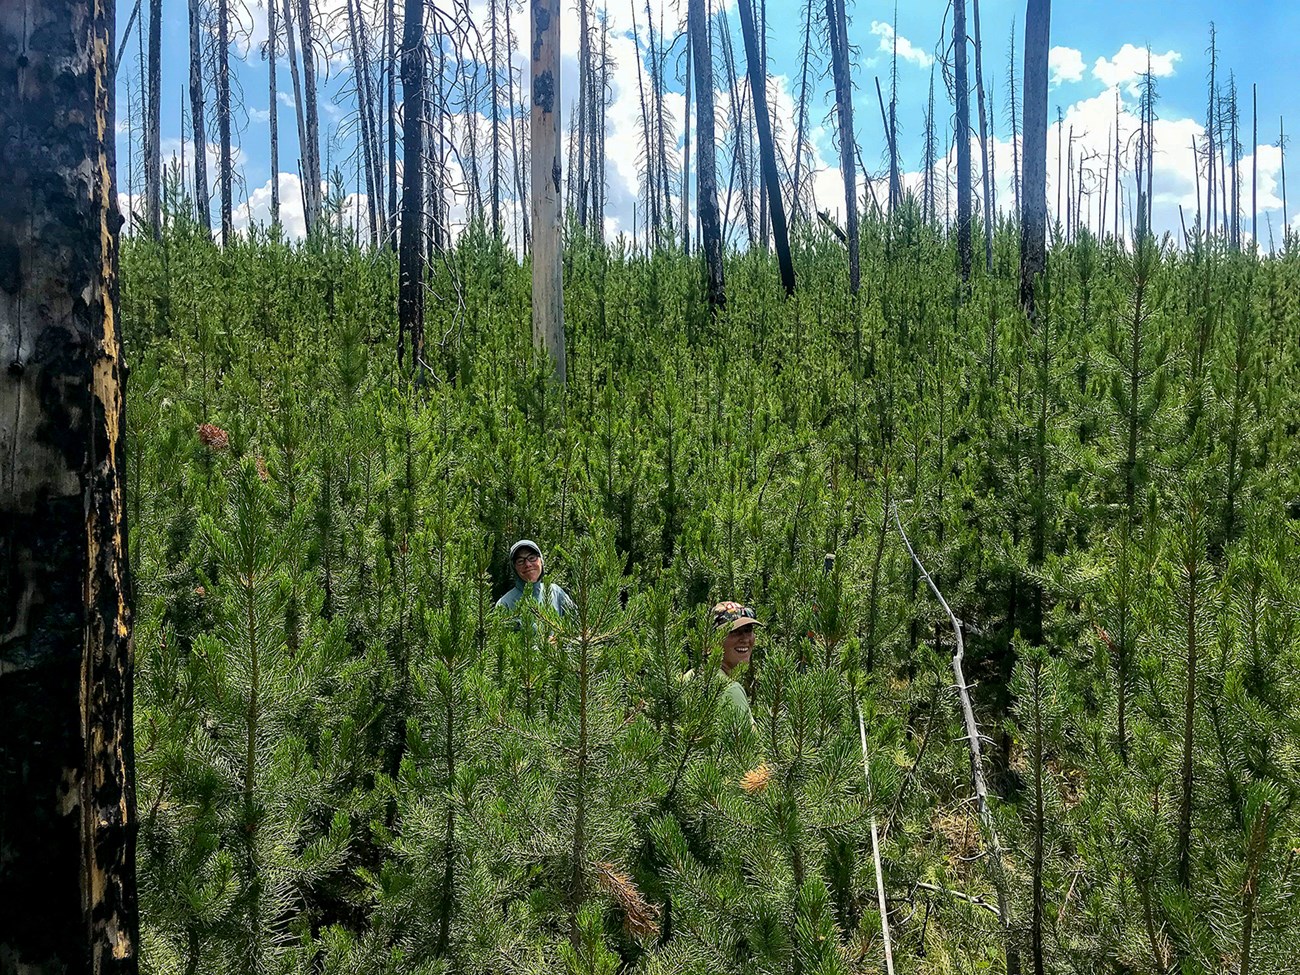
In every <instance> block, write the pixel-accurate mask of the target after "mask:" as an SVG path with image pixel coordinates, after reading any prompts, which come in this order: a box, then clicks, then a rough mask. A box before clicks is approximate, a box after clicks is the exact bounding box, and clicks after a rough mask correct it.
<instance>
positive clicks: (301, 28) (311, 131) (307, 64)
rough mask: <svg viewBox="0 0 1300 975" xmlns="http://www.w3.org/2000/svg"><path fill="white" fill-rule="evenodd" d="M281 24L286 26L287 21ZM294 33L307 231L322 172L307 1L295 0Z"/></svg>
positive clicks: (315, 216)
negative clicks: (299, 52) (299, 75)
mask: <svg viewBox="0 0 1300 975" xmlns="http://www.w3.org/2000/svg"><path fill="white" fill-rule="evenodd" d="M286 2H287V0H286ZM408 6H409V4H408ZM285 25H286V26H288V21H287V20H286V21H285ZM298 33H299V38H300V40H301V41H302V82H303V83H302V90H301V97H302V105H303V121H304V125H305V132H303V133H301V135H300V143H299V144H300V145H301V147H302V168H303V173H302V179H303V203H304V206H303V210H304V215H305V216H306V218H307V232H308V233H310V232H311V229H312V228H313V227H315V226H316V223H317V221H318V220H319V219H320V210H321V175H322V174H321V162H320V115H319V112H318V111H317V102H316V46H315V41H314V37H315V24H314V22H313V18H312V10H311V0H298ZM290 53H292V52H290Z"/></svg>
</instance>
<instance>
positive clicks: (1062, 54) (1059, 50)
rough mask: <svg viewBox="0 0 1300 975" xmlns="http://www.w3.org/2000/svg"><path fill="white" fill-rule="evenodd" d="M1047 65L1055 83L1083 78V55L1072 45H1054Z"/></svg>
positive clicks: (1048, 55)
mask: <svg viewBox="0 0 1300 975" xmlns="http://www.w3.org/2000/svg"><path fill="white" fill-rule="evenodd" d="M1047 67H1048V70H1050V71H1051V73H1052V84H1053V85H1060V84H1063V83H1064V82H1067V81H1082V80H1083V72H1084V70H1085V66H1084V63H1083V55H1082V54H1081V53H1080V52H1079V51H1077V50H1075V49H1074V48H1072V47H1054V48H1052V49H1051V50H1050V51H1048V52H1047Z"/></svg>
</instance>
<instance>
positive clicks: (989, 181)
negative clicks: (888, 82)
mask: <svg viewBox="0 0 1300 975" xmlns="http://www.w3.org/2000/svg"><path fill="white" fill-rule="evenodd" d="M971 9H972V10H973V12H974V15H975V92H976V99H977V103H978V106H979V116H980V170H981V185H983V187H984V270H986V271H988V272H989V273H990V274H992V273H993V173H992V171H991V166H990V165H989V156H990V154H991V153H992V152H993V144H992V142H991V141H990V140H989V113H988V111H987V108H986V106H985V104H984V56H983V53H982V49H983V47H984V40H983V38H982V37H981V36H980V0H972V3H971Z"/></svg>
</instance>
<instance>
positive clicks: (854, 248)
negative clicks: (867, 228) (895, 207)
mask: <svg viewBox="0 0 1300 975" xmlns="http://www.w3.org/2000/svg"><path fill="white" fill-rule="evenodd" d="M826 23H827V25H828V32H829V34H830V41H831V73H832V74H833V75H834V77H835V114H836V117H837V118H838V119H839V128H840V176H841V177H842V178H843V180H844V219H845V237H846V238H847V239H848V247H849V290H850V291H851V292H852V293H853V294H857V293H858V288H859V286H860V284H861V280H862V272H861V261H860V259H859V256H858V252H859V240H858V177H857V172H856V170H855V169H854V168H853V146H854V142H853V83H852V81H851V80H850V79H849V40H848V30H847V28H848V18H847V17H846V15H845V12H844V0H826ZM797 189H798V188H797V187H796V191H797Z"/></svg>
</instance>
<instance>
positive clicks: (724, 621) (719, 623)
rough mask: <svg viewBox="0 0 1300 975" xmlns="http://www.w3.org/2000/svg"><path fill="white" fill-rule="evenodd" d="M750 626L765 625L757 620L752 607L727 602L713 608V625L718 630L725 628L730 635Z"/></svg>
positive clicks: (730, 601)
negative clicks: (734, 631) (733, 631)
mask: <svg viewBox="0 0 1300 975" xmlns="http://www.w3.org/2000/svg"><path fill="white" fill-rule="evenodd" d="M750 624H753V625H754V626H762V625H763V624H762V623H760V622H759V621H758V620H757V619H756V618H755V613H754V608H753V607H752V606H746V605H745V604H744V603H737V602H733V601H732V600H726V601H724V602H721V603H718V604H717V605H715V606H714V607H713V625H714V626H715V627H717V628H723V627H725V628H726V631H727V632H728V633H730V632H731V631H732V630H736V629H739V628H740V627H742V626H748V625H750Z"/></svg>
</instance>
